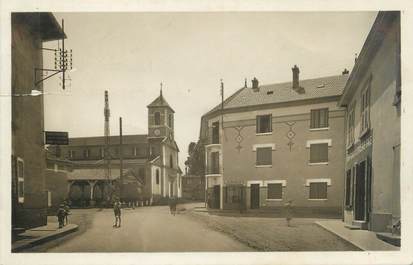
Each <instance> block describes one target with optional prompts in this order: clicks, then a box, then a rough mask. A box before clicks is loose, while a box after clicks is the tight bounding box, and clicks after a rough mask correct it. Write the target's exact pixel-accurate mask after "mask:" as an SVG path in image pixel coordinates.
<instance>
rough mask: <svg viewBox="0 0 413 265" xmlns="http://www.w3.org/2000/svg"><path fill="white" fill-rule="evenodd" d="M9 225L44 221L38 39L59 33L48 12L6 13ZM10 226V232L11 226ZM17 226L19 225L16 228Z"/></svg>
mask: <svg viewBox="0 0 413 265" xmlns="http://www.w3.org/2000/svg"><path fill="white" fill-rule="evenodd" d="M11 24H12V28H11V29H12V35H11V38H12V43H11V53H12V54H11V58H12V60H11V61H12V79H11V85H12V87H11V93H12V172H11V173H12V178H11V179H12V226H13V228H14V229H15V230H17V228H31V227H37V226H42V225H45V224H46V223H47V205H48V204H47V203H48V198H47V194H48V193H47V191H46V187H45V169H46V156H45V149H44V113H43V109H44V104H43V96H42V95H38V96H36V97H32V96H21V95H30V94H31V92H32V90H34V89H35V90H39V91H43V85H42V83H38V84H37V85H35V84H36V80H39V79H41V77H40V72H38V71H35V69H41V68H43V54H42V53H43V50H42V46H43V42H46V41H53V40H57V39H62V38H64V37H65V35H64V33H63V31H62V28H61V27H60V25H59V24H58V22H57V21H56V19H55V17H54V16H53V14H51V13H12V15H11ZM15 230H14V231H15ZM19 230H20V229H19Z"/></svg>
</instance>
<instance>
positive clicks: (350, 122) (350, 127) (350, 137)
mask: <svg viewBox="0 0 413 265" xmlns="http://www.w3.org/2000/svg"><path fill="white" fill-rule="evenodd" d="M355 105H356V104H355V102H353V104H351V105H350V107H349V109H348V113H347V146H351V145H352V144H354V109H355Z"/></svg>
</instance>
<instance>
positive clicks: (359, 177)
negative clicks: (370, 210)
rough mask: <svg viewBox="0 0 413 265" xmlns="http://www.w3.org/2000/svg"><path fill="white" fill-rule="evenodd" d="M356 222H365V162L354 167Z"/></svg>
mask: <svg viewBox="0 0 413 265" xmlns="http://www.w3.org/2000/svg"><path fill="white" fill-rule="evenodd" d="M354 206H355V212H354V219H355V220H356V221H365V220H366V162H365V161H363V162H361V163H360V164H358V165H357V167H356V194H355V205H354Z"/></svg>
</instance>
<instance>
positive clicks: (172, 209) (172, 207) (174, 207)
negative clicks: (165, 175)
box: [169, 197, 176, 215]
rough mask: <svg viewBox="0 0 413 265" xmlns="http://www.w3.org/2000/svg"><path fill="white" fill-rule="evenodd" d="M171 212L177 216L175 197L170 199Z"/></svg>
mask: <svg viewBox="0 0 413 265" xmlns="http://www.w3.org/2000/svg"><path fill="white" fill-rule="evenodd" d="M169 211H170V212H171V214H172V215H175V213H176V201H175V198H174V197H170V198H169Z"/></svg>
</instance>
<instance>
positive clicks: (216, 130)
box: [212, 121, 219, 144]
mask: <svg viewBox="0 0 413 265" xmlns="http://www.w3.org/2000/svg"><path fill="white" fill-rule="evenodd" d="M212 143H213V144H219V121H217V122H214V123H212Z"/></svg>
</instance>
